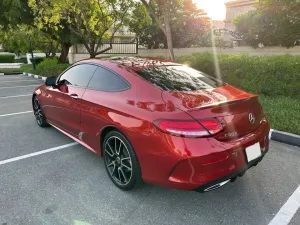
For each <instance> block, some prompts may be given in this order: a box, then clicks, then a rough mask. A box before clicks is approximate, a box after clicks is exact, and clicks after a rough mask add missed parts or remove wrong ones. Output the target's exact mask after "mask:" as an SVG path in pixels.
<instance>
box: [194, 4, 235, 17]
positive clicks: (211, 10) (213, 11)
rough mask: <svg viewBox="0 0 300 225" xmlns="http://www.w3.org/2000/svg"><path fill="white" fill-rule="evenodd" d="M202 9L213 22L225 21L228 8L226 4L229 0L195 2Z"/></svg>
mask: <svg viewBox="0 0 300 225" xmlns="http://www.w3.org/2000/svg"><path fill="white" fill-rule="evenodd" d="M193 1H194V3H196V4H197V6H198V7H199V8H201V9H204V11H206V12H207V14H208V16H209V17H211V18H212V19H213V20H224V19H225V14H226V8H225V5H224V3H225V2H228V1H229V0H193Z"/></svg>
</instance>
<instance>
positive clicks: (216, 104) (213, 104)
mask: <svg viewBox="0 0 300 225" xmlns="http://www.w3.org/2000/svg"><path fill="white" fill-rule="evenodd" d="M253 98H258V95H252V96H249V97H247V98H240V99H235V100H232V101H221V102H216V103H212V104H207V105H203V106H199V107H195V108H193V109H189V110H187V112H193V111H198V110H200V109H207V108H210V107H212V106H221V105H231V104H235V103H237V102H246V101H249V100H250V99H253Z"/></svg>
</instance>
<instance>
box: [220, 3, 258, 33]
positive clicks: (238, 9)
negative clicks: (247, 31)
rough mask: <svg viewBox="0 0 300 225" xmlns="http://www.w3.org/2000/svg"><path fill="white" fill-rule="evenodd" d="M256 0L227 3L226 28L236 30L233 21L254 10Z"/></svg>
mask: <svg viewBox="0 0 300 225" xmlns="http://www.w3.org/2000/svg"><path fill="white" fill-rule="evenodd" d="M255 2H256V1H255V0H235V1H230V2H226V3H225V6H226V19H225V20H224V23H225V28H226V29H228V30H235V27H234V25H233V24H232V20H233V19H234V18H235V17H236V16H239V15H242V14H245V13H247V12H249V11H250V10H252V9H254V5H255Z"/></svg>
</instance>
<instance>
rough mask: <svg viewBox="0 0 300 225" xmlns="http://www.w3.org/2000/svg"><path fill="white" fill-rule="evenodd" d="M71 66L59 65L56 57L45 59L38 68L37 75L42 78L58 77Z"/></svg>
mask: <svg viewBox="0 0 300 225" xmlns="http://www.w3.org/2000/svg"><path fill="white" fill-rule="evenodd" d="M69 66H70V65H69V64H58V59H57V58H56V57H54V58H53V59H46V58H45V59H44V60H43V61H42V62H41V63H40V64H39V65H38V66H37V70H36V74H39V75H41V76H46V77H49V76H58V75H60V74H61V73H62V72H63V71H64V70H66V69H67V68H68V67H69Z"/></svg>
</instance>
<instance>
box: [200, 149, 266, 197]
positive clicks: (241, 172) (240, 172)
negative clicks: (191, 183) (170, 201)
mask: <svg viewBox="0 0 300 225" xmlns="http://www.w3.org/2000/svg"><path fill="white" fill-rule="evenodd" d="M268 150H269V149H266V150H265V151H264V152H263V153H262V155H261V157H259V158H257V159H256V160H253V161H251V162H249V163H248V164H247V165H246V166H244V167H243V168H241V169H238V170H237V171H235V172H233V173H231V174H228V175H226V176H224V177H221V178H219V179H216V180H214V181H211V182H209V183H207V184H204V185H201V186H199V187H197V188H195V189H194V191H197V192H205V190H206V189H208V188H209V187H212V186H214V185H216V184H219V183H221V182H224V181H227V180H230V181H232V182H234V181H235V179H236V178H237V177H241V176H243V175H244V173H245V172H246V171H247V170H248V169H250V168H251V167H252V166H256V165H257V164H258V163H259V162H260V161H261V160H262V159H263V158H264V156H265V155H266V154H267V152H268Z"/></svg>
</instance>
